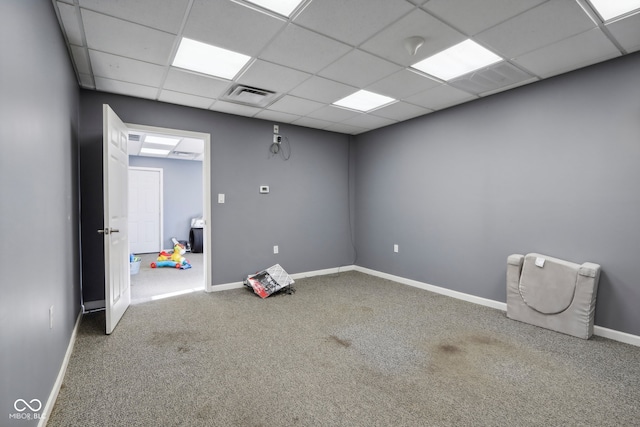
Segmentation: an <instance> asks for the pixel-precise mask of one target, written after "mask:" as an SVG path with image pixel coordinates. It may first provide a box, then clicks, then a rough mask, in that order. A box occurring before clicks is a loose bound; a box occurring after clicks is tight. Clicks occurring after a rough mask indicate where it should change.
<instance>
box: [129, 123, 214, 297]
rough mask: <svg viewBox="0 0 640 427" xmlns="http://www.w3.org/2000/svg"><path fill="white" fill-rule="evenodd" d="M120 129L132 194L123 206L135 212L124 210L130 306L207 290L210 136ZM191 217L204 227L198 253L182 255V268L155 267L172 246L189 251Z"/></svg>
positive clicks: (154, 129) (137, 127) (141, 127)
mask: <svg viewBox="0 0 640 427" xmlns="http://www.w3.org/2000/svg"><path fill="white" fill-rule="evenodd" d="M126 125H127V127H128V128H129V142H128V144H129V155H130V156H129V159H130V174H129V177H130V183H131V184H132V185H130V192H131V191H135V192H136V194H135V195H134V194H131V193H130V194H129V200H130V202H129V205H130V206H133V207H134V208H135V209H137V210H138V212H131V211H130V217H131V218H132V219H133V220H134V221H133V223H130V224H131V225H130V229H131V230H132V232H131V233H130V236H131V237H130V247H131V253H132V254H133V256H134V263H133V264H132V275H131V299H132V303H133V304H136V303H141V302H147V301H153V300H157V299H162V298H167V297H170V296H175V295H180V294H184V293H188V292H194V291H198V290H205V291H207V292H209V291H211V289H212V288H211V279H210V278H211V274H210V268H211V267H210V266H211V251H210V242H209V238H208V236H209V235H210V232H209V231H208V225H209V224H210V223H211V218H210V216H211V191H210V187H211V184H210V183H211V179H210V177H211V173H210V144H211V138H210V135H209V134H204V133H198V132H191V131H184V130H178V129H168V128H160V127H154V126H146V125H137V124H130V123H127V124H126ZM172 143H173V145H171V144H172ZM141 152H142V153H141ZM141 154H142V155H141ZM132 177H133V179H132ZM136 181H138V182H137V183H136ZM133 198H135V199H137V200H132V199H133ZM194 199H197V200H194ZM198 203H199V204H198ZM194 206H195V207H194ZM141 211H144V212H141ZM147 214H148V215H147ZM145 215H146V217H145ZM194 218H198V219H200V218H201V219H202V220H203V221H201V222H200V223H202V222H204V224H205V226H204V230H202V231H203V233H202V236H203V242H202V245H200V248H199V250H197V252H188V251H186V252H184V253H182V254H181V256H182V259H183V263H182V264H180V265H178V268H174V267H171V266H168V265H166V264H167V263H164V265H163V266H161V267H160V266H159V265H160V264H159V263H158V262H157V261H158V257H159V255H160V254H161V253H164V254H171V253H172V251H173V250H174V248H175V244H174V243H175V242H176V241H178V242H179V243H181V244H182V245H183V246H184V247H185V248H184V250H188V249H189V243H190V241H189V234H190V227H191V220H192V219H194ZM153 242H156V243H155V245H154V244H153ZM152 263H156V268H152V267H151V264H152Z"/></svg>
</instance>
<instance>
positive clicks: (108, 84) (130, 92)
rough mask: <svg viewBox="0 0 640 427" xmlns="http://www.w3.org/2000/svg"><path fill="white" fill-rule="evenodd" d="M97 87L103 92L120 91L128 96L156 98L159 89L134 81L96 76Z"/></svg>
mask: <svg viewBox="0 0 640 427" xmlns="http://www.w3.org/2000/svg"><path fill="white" fill-rule="evenodd" d="M95 80H96V89H97V90H100V91H102V92H111V93H119V94H122V95H127V96H137V97H138V98H147V99H155V98H156V95H157V94H158V89H156V88H154V87H150V86H144V85H139V84H134V83H128V82H121V81H118V80H111V79H105V78H102V77H96V78H95Z"/></svg>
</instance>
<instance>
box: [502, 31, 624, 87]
mask: <svg viewBox="0 0 640 427" xmlns="http://www.w3.org/2000/svg"><path fill="white" fill-rule="evenodd" d="M616 56H620V51H619V50H618V49H617V48H616V47H615V46H614V45H613V43H611V41H610V40H609V39H608V38H607V36H605V35H604V33H603V32H602V31H601V30H600V29H599V28H594V29H592V30H589V31H586V32H584V33H582V34H578V35H577V36H573V37H570V38H568V39H565V40H562V41H560V42H558V43H554V44H552V45H549V46H546V47H543V48H542V49H538V50H535V51H533V52H530V53H527V54H525V55H522V56H519V57H517V58H514V61H515V62H516V63H518V64H520V65H521V66H523V67H524V68H526V69H527V70H529V71H531V72H532V73H534V74H536V75H538V76H540V77H543V78H547V77H551V76H554V75H556V74H560V73H563V72H565V71H569V70H573V69H576V68H581V67H585V66H587V65H591V64H595V63H596V62H601V61H604V60H606V59H611V58H614V57H616Z"/></svg>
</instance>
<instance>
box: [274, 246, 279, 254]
mask: <svg viewBox="0 0 640 427" xmlns="http://www.w3.org/2000/svg"><path fill="white" fill-rule="evenodd" d="M279 252H280V249H278V245H276V246H274V247H273V253H274V254H277V253H279Z"/></svg>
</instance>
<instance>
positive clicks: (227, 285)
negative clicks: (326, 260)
mask: <svg viewBox="0 0 640 427" xmlns="http://www.w3.org/2000/svg"><path fill="white" fill-rule="evenodd" d="M354 269H355V266H353V265H345V266H343V267H335V268H326V269H324V270H314V271H306V272H303V273H295V274H290V276H291V278H292V279H293V280H298V279H304V278H307V277H314V276H324V275H327V274H336V273H344V272H345V271H352V270H354ZM243 286H244V283H242V282H231V283H223V284H221V285H213V286H211V292H218V291H228V290H230V289H240V288H242V287H243Z"/></svg>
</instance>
